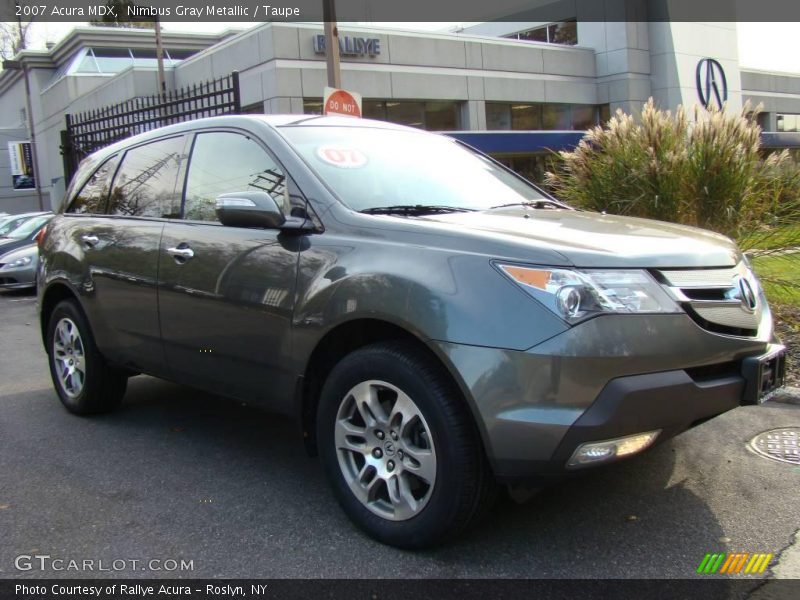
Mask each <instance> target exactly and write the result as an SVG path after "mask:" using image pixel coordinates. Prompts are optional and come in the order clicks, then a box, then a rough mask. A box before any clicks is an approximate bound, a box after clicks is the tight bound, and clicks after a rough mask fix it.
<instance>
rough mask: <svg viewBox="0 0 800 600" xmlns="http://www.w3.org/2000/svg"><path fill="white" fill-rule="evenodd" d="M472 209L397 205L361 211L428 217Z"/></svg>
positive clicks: (470, 209) (373, 213)
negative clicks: (429, 215)
mask: <svg viewBox="0 0 800 600" xmlns="http://www.w3.org/2000/svg"><path fill="white" fill-rule="evenodd" d="M474 210H475V209H474V208H462V207H460V206H443V205H438V204H397V205H395V206H375V207H373V208H365V209H364V210H362V211H359V212H362V213H364V214H367V215H428V214H434V213H451V212H469V211H474Z"/></svg>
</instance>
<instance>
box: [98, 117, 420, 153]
mask: <svg viewBox="0 0 800 600" xmlns="http://www.w3.org/2000/svg"><path fill="white" fill-rule="evenodd" d="M254 121H255V122H260V123H264V124H266V125H268V126H270V127H273V128H283V127H307V126H314V127H359V128H370V129H386V130H396V131H415V132H418V133H423V132H422V131H421V130H419V129H414V128H412V127H406V126H404V125H396V124H394V123H387V122H386V121H375V120H372V119H358V118H354V117H346V116H341V117H338V116H331V117H329V116H322V115H223V116H219V117H206V118H204V119H195V120H193V121H184V122H183V123H176V124H174V125H167V126H165V127H159V128H158V129H153V130H151V131H146V132H143V133H140V134H137V135H134V136H131V137H128V138H125V139H122V140H120V141H118V142H116V143H114V144H111V145H109V146H106V147H104V148H101V149H99V150H97V151H96V152H94V153H93V155H92V156H94V157H95V158H97V159H98V160H105V159H106V158H107V157H109V156H111V155H112V154H114V153H116V152H119V151H121V150H124V149H126V148H128V147H129V146H132V145H135V144H139V143H142V142H146V141H148V140H151V139H154V138H158V137H162V136H165V135H170V134H176V135H177V134H180V133H186V132H188V131H192V130H194V129H198V128H200V127H237V126H242V125H243V124H245V123H248V122H249V123H252V122H254Z"/></svg>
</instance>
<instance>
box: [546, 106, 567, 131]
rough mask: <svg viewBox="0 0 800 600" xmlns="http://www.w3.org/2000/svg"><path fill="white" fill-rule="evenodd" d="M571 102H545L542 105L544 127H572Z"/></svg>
mask: <svg viewBox="0 0 800 600" xmlns="http://www.w3.org/2000/svg"><path fill="white" fill-rule="evenodd" d="M571 128H572V119H571V118H570V110H569V104H545V105H543V106H542V129H571Z"/></svg>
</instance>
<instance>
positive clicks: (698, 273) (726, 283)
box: [660, 263, 744, 288]
mask: <svg viewBox="0 0 800 600" xmlns="http://www.w3.org/2000/svg"><path fill="white" fill-rule="evenodd" d="M743 266H744V265H742V264H741V263H740V264H739V265H738V266H736V267H730V268H728V269H692V270H686V271H660V273H661V274H662V275H663V276H664V279H666V280H667V282H668V283H669V284H670V285H671V286H673V287H677V288H711V287H725V288H729V287H732V285H733V278H734V277H735V276H736V275H740V274H742V270H743V269H742V268H741V267H743Z"/></svg>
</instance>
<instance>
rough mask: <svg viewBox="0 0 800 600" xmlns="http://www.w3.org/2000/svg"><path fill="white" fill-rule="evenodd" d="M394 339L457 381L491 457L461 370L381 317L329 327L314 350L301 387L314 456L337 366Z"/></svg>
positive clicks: (309, 447)
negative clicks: (324, 396)
mask: <svg viewBox="0 0 800 600" xmlns="http://www.w3.org/2000/svg"><path fill="white" fill-rule="evenodd" d="M394 340H400V341H406V342H408V343H410V344H411V345H412V346H413V347H414V348H415V349H417V350H419V351H420V352H422V353H423V354H426V355H427V356H428V357H429V359H430V360H433V361H435V362H436V364H437V365H438V366H439V367H440V368H441V369H442V372H443V373H444V375H445V376H447V377H449V378H450V380H451V381H452V382H453V383H454V384H455V386H456V387H457V388H458V390H459V392H461V397H462V401H463V402H464V403H465V404H466V408H467V410H469V413H470V415H471V416H472V421H473V423H474V424H475V427H476V429H477V431H478V433H479V437H480V441H481V446H482V449H483V452H484V454H485V455H487V457H488V454H487V452H486V451H487V447H488V446H487V441H488V440H487V436H486V431H485V428H484V427H483V423H482V422H481V420H480V413H479V411H478V410H477V408H476V407H475V405H474V403H473V401H472V399H471V397H470V395H469V393H468V389H467V387H466V384H465V383H464V381H463V380H462V378H461V377H460V376H459V375H458V374H457V372H456V371H455V368H454V366H453V365H452V364H451V363H450V361H449V360H447V358H446V356H444V355H443V354H442V353H440V352H439V351H438V350H437V348H436V346H435V345H433V344H430V343H429V342H428V341H427V340H424V339H423V338H421V337H420V336H418V335H416V334H415V333H413V332H412V331H411V330H410V329H409V328H406V327H403V326H402V325H399V324H397V323H393V322H390V321H387V320H383V319H380V318H357V319H353V320H350V321H346V322H344V323H340V324H338V325H337V326H335V327H333V328H332V329H331V330H329V331H328V332H327V333H326V334H325V335H324V336H323V337H322V338H321V339H320V340H319V342H318V343H317V345H316V346H315V347H314V350H313V351H312V352H311V354H310V356H309V359H308V361H307V363H306V367H305V369H304V372H303V376H302V379H301V385H300V386H299V390H298V392H299V393H298V396H299V403H300V406H299V415H300V422H301V426H302V431H303V440H304V442H305V445H306V450H307V451H308V452H309V454H311V455H312V456H315V455H316V454H317V440H316V416H317V406H318V403H319V396H320V392H321V391H322V386H323V385H324V383H325V380H326V379H327V377H328V374H329V373H330V372H331V370H332V369H333V367H334V366H336V364H337V363H338V362H339V361H340V360H341V359H342V358H344V357H345V356H346V355H348V354H350V353H351V352H354V351H356V350H358V349H359V348H363V347H364V346H368V345H370V344H374V343H378V342H384V341H394Z"/></svg>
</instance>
